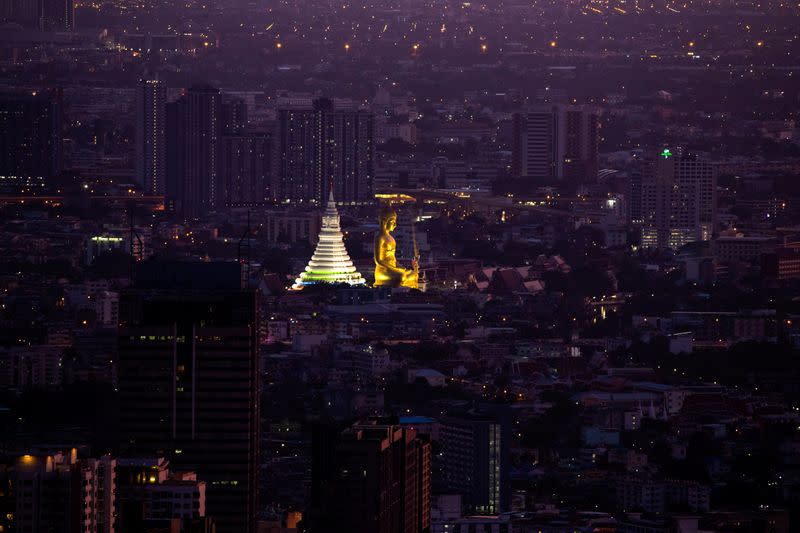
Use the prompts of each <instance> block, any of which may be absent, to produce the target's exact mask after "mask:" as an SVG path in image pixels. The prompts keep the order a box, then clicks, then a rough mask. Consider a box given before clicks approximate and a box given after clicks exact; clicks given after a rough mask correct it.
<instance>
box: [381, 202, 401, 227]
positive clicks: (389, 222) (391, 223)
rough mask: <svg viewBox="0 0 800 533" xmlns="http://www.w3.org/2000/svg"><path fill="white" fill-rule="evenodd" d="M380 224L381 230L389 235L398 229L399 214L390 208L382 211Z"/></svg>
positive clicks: (387, 207) (384, 208)
mask: <svg viewBox="0 0 800 533" xmlns="http://www.w3.org/2000/svg"><path fill="white" fill-rule="evenodd" d="M380 224H381V229H382V230H383V231H385V232H387V233H391V232H392V231H394V229H395V228H396V227H397V213H396V212H395V210H394V209H392V208H391V207H390V206H385V207H383V208H382V209H381V214H380Z"/></svg>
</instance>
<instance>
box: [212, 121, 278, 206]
mask: <svg viewBox="0 0 800 533" xmlns="http://www.w3.org/2000/svg"><path fill="white" fill-rule="evenodd" d="M271 150H272V142H271V137H270V136H269V135H268V134H256V133H253V134H246V133H240V134H237V135H226V136H224V137H223V138H222V168H221V169H220V176H221V178H222V182H223V184H224V185H223V186H224V191H225V192H224V196H225V205H226V206H227V207H241V206H252V205H261V204H264V203H265V202H268V201H270V190H269V189H270V185H271V173H270V172H271V170H272V166H271V155H272V154H271Z"/></svg>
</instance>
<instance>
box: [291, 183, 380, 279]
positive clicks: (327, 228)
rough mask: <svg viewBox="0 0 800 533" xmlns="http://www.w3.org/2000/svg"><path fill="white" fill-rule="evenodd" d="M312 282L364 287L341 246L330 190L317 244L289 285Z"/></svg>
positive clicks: (334, 206) (334, 205)
mask: <svg viewBox="0 0 800 533" xmlns="http://www.w3.org/2000/svg"><path fill="white" fill-rule="evenodd" d="M316 283H334V284H335V283H347V284H348V285H364V284H365V283H366V281H365V280H364V278H363V277H362V276H361V274H359V273H358V272H357V271H356V267H355V266H353V261H352V260H351V259H350V255H349V254H348V253H347V249H346V248H345V247H344V235H342V229H341V228H340V227H339V211H338V210H337V209H336V202H335V201H334V200H333V191H331V193H330V196H329V197H328V207H327V208H326V209H325V212H324V213H323V214H322V229H320V232H319V242H318V243H317V248H316V249H315V250H314V255H312V256H311V261H309V262H308V266H306V269H305V271H303V272H302V273H301V274H300V277H299V278H297V279H296V280H295V282H294V285H293V286H292V288H293V289H296V290H297V289H302V288H303V287H304V286H306V285H314V284H316Z"/></svg>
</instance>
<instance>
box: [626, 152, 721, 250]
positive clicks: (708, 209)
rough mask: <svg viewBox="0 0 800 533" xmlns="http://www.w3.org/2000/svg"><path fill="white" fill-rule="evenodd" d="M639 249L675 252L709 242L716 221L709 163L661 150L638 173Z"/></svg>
mask: <svg viewBox="0 0 800 533" xmlns="http://www.w3.org/2000/svg"><path fill="white" fill-rule="evenodd" d="M641 181H642V184H641V209H642V246H644V247H649V248H659V249H666V248H672V249H677V248H680V247H681V246H683V245H685V244H688V243H690V242H696V241H707V240H710V239H711V238H712V236H713V234H714V231H715V228H716V220H717V169H716V167H715V166H714V164H713V163H711V162H709V161H703V160H702V159H698V158H697V157H696V156H694V155H691V154H687V153H684V152H683V151H682V150H676V151H675V153H673V152H672V151H671V150H670V149H666V148H665V149H664V150H663V151H662V152H660V153H659V154H657V155H653V156H651V157H649V158H648V159H647V161H646V162H645V165H644V169H643V171H642V180H641Z"/></svg>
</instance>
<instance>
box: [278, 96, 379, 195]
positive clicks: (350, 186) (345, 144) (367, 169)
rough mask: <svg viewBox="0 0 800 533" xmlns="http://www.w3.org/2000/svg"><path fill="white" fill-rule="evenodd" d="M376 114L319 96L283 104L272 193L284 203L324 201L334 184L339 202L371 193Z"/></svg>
mask: <svg viewBox="0 0 800 533" xmlns="http://www.w3.org/2000/svg"><path fill="white" fill-rule="evenodd" d="M373 152H374V147H373V116H372V113H370V112H369V111H364V110H360V109H355V108H353V107H351V106H344V105H341V106H339V107H337V106H336V105H334V102H333V101H332V100H329V99H327V98H319V99H316V100H314V101H313V104H312V105H311V106H308V105H304V104H302V103H300V104H294V105H287V106H286V107H283V108H280V109H279V110H278V125H277V132H276V140H275V171H274V179H273V187H272V196H273V198H274V199H275V200H276V201H278V202H281V203H284V202H286V203H313V204H316V205H322V204H323V203H324V202H325V200H326V199H327V197H328V194H329V192H330V191H329V188H330V187H331V184H332V186H333V193H334V195H335V196H336V198H337V199H338V201H339V202H341V203H345V204H361V203H367V202H369V201H370V200H371V199H372V181H373V174H374V170H373V158H374V154H373Z"/></svg>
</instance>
